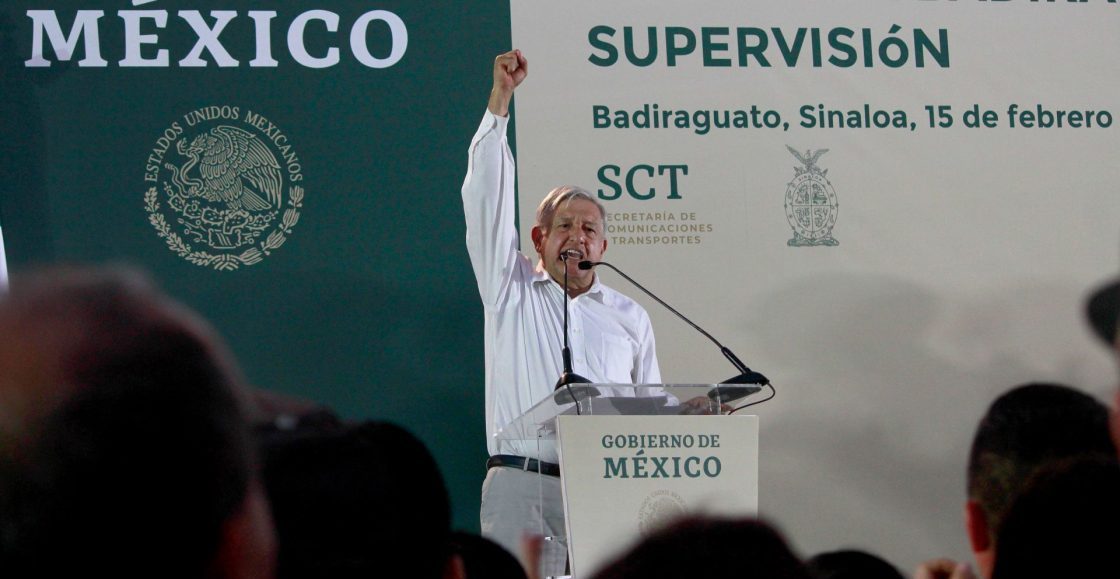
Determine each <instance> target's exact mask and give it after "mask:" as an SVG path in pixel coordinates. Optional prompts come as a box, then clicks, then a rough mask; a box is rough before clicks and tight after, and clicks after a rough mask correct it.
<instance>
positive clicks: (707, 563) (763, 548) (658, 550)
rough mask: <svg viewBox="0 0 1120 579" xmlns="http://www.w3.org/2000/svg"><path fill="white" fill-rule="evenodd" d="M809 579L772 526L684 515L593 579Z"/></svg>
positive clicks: (646, 539) (741, 520)
mask: <svg viewBox="0 0 1120 579" xmlns="http://www.w3.org/2000/svg"><path fill="white" fill-rule="evenodd" d="M681 577H698V578H699V577H702V578H704V579H740V578H742V577H751V578H753V579H812V575H810V573H809V569H808V568H807V567H806V566H805V564H804V563H802V562H801V560H800V559H798V558H797V556H796V555H794V554H793V551H791V550H790V548H789V545H787V544H786V541H785V539H784V538H782V536H781V535H780V534H779V533H778V531H777V530H775V529H774V528H773V527H771V526H770V525H768V524H767V523H765V522H762V521H759V520H757V519H750V518H707V517H688V518H684V519H681V520H680V521H677V522H675V523H673V524H670V525H669V526H667V527H665V528H664V529H662V530H660V531H658V532H655V533H653V534H652V535H650V536H648V537H646V538H645V539H643V540H642V541H641V542H639V543H638V544H637V545H635V546H634V547H633V548H631V549H630V550H629V551H627V552H626V553H624V554H623V555H621V556H620V557H619V558H617V559H615V560H614V561H612V562H610V563H608V564H607V565H606V567H604V568H603V569H602V570H600V571H599V572H598V573H596V574H595V576H594V579H679V578H681Z"/></svg>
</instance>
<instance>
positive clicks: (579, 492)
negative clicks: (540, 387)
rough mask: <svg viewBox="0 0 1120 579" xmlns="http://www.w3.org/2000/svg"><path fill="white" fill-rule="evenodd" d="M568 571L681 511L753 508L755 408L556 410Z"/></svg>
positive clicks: (596, 562) (589, 564)
mask: <svg viewBox="0 0 1120 579" xmlns="http://www.w3.org/2000/svg"><path fill="white" fill-rule="evenodd" d="M557 435H558V438H559V442H560V444H559V449H560V468H561V473H562V474H561V485H562V487H563V492H564V506H565V517H566V520H567V535H568V553H569V557H570V559H571V571H572V577H574V578H577V579H578V578H582V577H590V576H591V575H592V574H593V573H594V572H595V571H596V570H598V569H599V568H600V567H601V566H602V565H603V564H605V563H607V562H609V561H610V560H611V559H613V558H614V557H616V556H618V555H619V554H621V553H622V551H623V550H625V549H626V548H628V547H629V546H631V545H632V544H633V543H634V542H635V541H637V540H639V539H640V538H641V537H643V536H644V535H647V534H649V533H650V532H652V531H654V530H656V529H658V528H660V527H661V526H663V525H664V524H665V523H666V522H669V521H671V520H673V519H675V518H677V517H680V516H681V515H684V514H697V513H706V514H718V515H725V516H736V515H754V514H757V512H758V417H757V416H738V415H732V416H571V415H568V416H559V417H558V418H557Z"/></svg>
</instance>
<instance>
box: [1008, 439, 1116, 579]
mask: <svg viewBox="0 0 1120 579" xmlns="http://www.w3.org/2000/svg"><path fill="white" fill-rule="evenodd" d="M1118 489H1120V466H1118V465H1117V463H1116V459H1114V458H1103V457H1096V458H1082V459H1077V460H1070V461H1064V462H1061V463H1056V464H1054V465H1051V466H1050V467H1049V468H1046V469H1043V470H1041V471H1039V472H1038V473H1037V474H1036V476H1035V477H1034V478H1032V480H1031V482H1030V484H1029V485H1028V486H1027V488H1026V489H1025V490H1024V491H1023V492H1022V494H1020V495H1019V497H1018V498H1016V499H1015V502H1014V503H1013V504H1012V505H1011V508H1010V510H1009V511H1008V513H1007V516H1006V518H1005V519H1004V521H1003V524H1002V526H1001V527H1000V532H999V544H998V545H996V561H995V570H994V571H993V573H992V577H993V578H994V579H1023V578H1031V577H1040V578H1052V577H1116V576H1117V575H1118V574H1120V562H1118V560H1117V558H1116V546H1117V545H1118V544H1120V526H1118V525H1117V521H1120V493H1118V492H1117V490H1118Z"/></svg>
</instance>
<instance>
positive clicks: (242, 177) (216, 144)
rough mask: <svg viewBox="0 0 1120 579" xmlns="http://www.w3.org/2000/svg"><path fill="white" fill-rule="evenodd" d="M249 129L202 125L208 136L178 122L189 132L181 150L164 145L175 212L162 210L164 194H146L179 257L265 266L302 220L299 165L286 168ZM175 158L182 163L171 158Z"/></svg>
mask: <svg viewBox="0 0 1120 579" xmlns="http://www.w3.org/2000/svg"><path fill="white" fill-rule="evenodd" d="M234 110H236V109H234ZM244 127H245V128H242V127H238V126H233V125H232V124H225V123H223V124H218V125H217V126H210V127H209V128H206V127H205V126H202V124H201V123H199V128H201V129H202V130H201V132H199V133H197V134H195V135H188V134H185V131H183V128H182V124H179V123H175V124H173V128H175V129H178V132H179V133H183V134H176V135H175V136H176V137H177V138H176V139H175V141H174V145H173V146H170V143H167V144H163V143H159V145H160V146H162V150H161V149H156V150H153V153H158V154H159V155H160V157H161V158H163V161H164V162H163V163H162V166H161V167H159V169H160V171H159V173H156V174H155V175H158V176H164V178H163V179H160V180H161V181H162V183H161V185H162V192H163V194H164V199H165V200H166V202H167V205H166V207H167V208H168V209H169V210H170V211H167V212H165V211H163V210H162V207H161V205H160V203H159V190H158V189H157V188H156V187H151V188H149V190H148V191H147V192H146V193H145V196H144V199H145V205H146V208H147V210H148V213H149V221H151V223H152V225H153V226H155V228H156V230H157V232H159V234H160V237H162V238H164V239H165V240H166V241H167V244H168V246H169V247H170V248H171V249H172V251H175V252H176V253H178V254H179V255H180V256H182V257H185V258H186V259H187V260H188V261H191V262H193V263H196V264H198V265H209V266H212V267H214V268H216V269H219V270H231V269H236V268H237V267H240V266H242V265H251V264H254V263H257V262H259V261H261V259H263V256H265V255H268V254H269V253H270V252H271V251H272V250H273V249H276V248H278V247H279V246H280V245H281V244H282V243H283V242H284V240H285V239H286V238H287V235H288V234H290V233H291V228H292V226H294V225H295V224H296V222H297V221H298V219H299V210H300V209H301V208H302V201H303V189H302V187H299V186H295V185H292V183H291V181H293V180H302V176H300V175H298V173H297V174H296V178H295V179H293V175H289V173H291V170H290V167H291V166H289V170H288V171H285V170H283V169H282V167H281V164H280V161H279V160H278V157H277V155H276V154H275V152H274V151H273V150H272V149H271V148H270V147H269V145H270V144H272V141H271V140H270V139H267V138H265V139H262V138H261V136H260V135H259V134H257V133H254V132H252V131H251V130H256V127H255V126H254V125H252V124H249V123H246V124H245V125H244ZM169 131H172V129H169ZM167 134H169V133H165V137H164V139H161V141H166V140H168V139H167V137H166V135H167ZM170 134H175V133H174V132H171V133H170ZM174 153H178V155H179V158H178V162H174V161H175V160H174V159H171V158H170V157H172V156H173V155H174ZM293 158H294V157H293ZM295 167H296V170H297V171H298V167H299V166H298V165H295ZM145 178H146V179H147V180H153V179H151V177H150V176H146V177H145ZM286 185H287V190H285V187H286ZM165 213H166V215H165ZM169 218H170V219H169ZM175 225H177V226H178V227H175ZM203 246H204V248H202V247H203ZM213 252H218V253H213Z"/></svg>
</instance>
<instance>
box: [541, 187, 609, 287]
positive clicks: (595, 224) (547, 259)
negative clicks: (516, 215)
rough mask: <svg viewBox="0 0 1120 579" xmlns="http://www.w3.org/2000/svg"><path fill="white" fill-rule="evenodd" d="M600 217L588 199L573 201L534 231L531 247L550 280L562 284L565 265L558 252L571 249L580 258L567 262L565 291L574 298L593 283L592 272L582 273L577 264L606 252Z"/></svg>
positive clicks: (595, 258)
mask: <svg viewBox="0 0 1120 579" xmlns="http://www.w3.org/2000/svg"><path fill="white" fill-rule="evenodd" d="M603 229H604V224H603V216H602V214H600V213H599V207H598V206H597V205H595V203H593V202H591V201H589V200H587V199H579V198H576V199H572V200H570V201H568V202H567V203H564V204H563V205H561V206H560V207H558V208H557V209H556V212H555V213H553V214H552V222H551V223H548V224H543V225H537V226H536V227H534V228H533V246H534V247H535V248H536V249H537V253H538V254H539V255H540V257H541V262H542V263H544V268H545V271H547V272H548V273H549V275H551V276H552V279H554V280H556V281H558V282H560V283H564V266H565V262H564V260H563V259H562V258H561V257H560V252H562V251H567V250H569V249H574V250H577V251H579V252H580V253H581V254H582V255H583V257H581V258H579V259H569V260H568V261H567V268H568V287H569V288H570V289H571V292H572V294H573V295H578V294H581V293H583V292H585V291H587V290H588V289H589V288H590V287H591V282H593V281H594V280H595V272H594V270H590V269H588V270H581V269H579V267H578V264H579V262H580V261H583V260H590V261H600V260H601V259H602V258H603V253H604V252H606V250H607V238H606V237H605V236H604V234H603Z"/></svg>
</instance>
